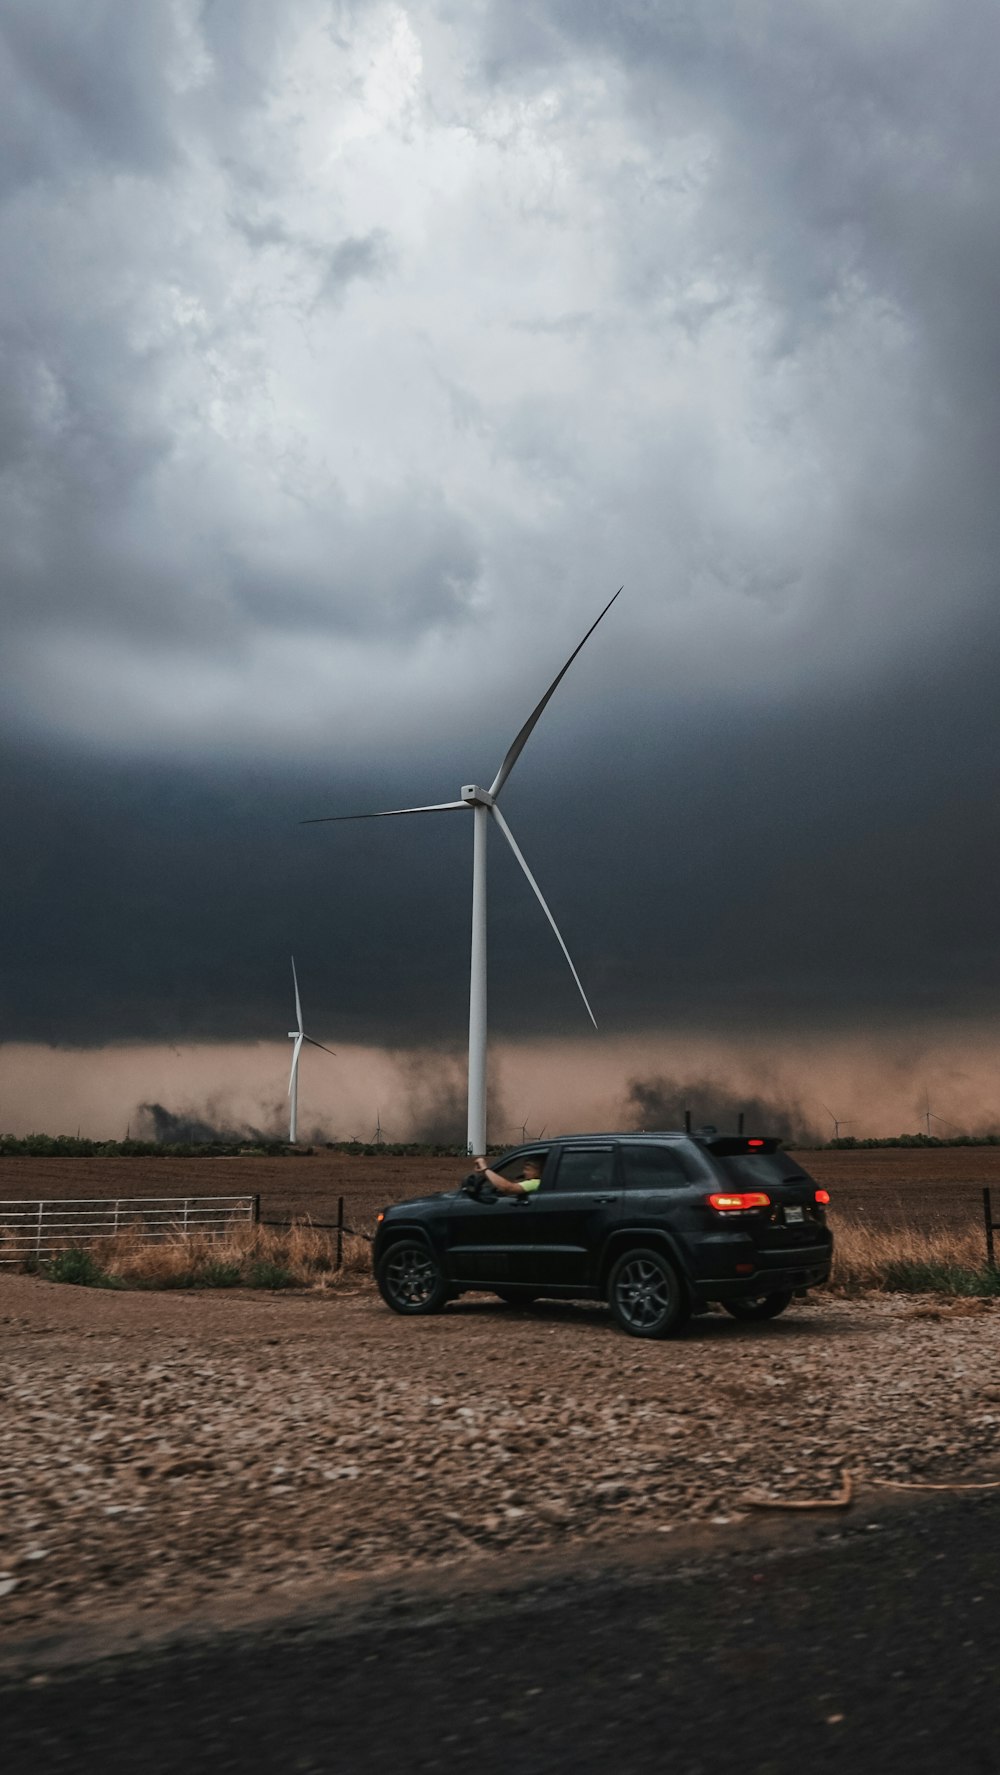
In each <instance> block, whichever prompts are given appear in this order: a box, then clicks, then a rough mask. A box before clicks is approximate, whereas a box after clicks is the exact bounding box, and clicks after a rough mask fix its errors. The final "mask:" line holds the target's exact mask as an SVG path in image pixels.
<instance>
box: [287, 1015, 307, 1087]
mask: <svg viewBox="0 0 1000 1775" xmlns="http://www.w3.org/2000/svg"><path fill="white" fill-rule="evenodd" d="M304 1041H305V1036H304V1035H303V1034H302V1031H301V1029H300V1030H299V1033H298V1035H297V1036H296V1037H295V1046H294V1048H293V1049H292V1070H291V1072H290V1073H289V1075H288V1090H287V1092H286V1096H288V1097H290V1096H291V1095H292V1086H293V1085H294V1083H295V1068H296V1067H297V1066H298V1064H299V1055H300V1054H301V1052H302V1043H303V1042H304Z"/></svg>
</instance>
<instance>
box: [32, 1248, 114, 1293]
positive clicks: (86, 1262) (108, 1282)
mask: <svg viewBox="0 0 1000 1775" xmlns="http://www.w3.org/2000/svg"><path fill="white" fill-rule="evenodd" d="M39 1268H40V1270H41V1273H42V1275H43V1276H46V1277H47V1278H48V1280H49V1281H50V1282H70V1283H72V1284H73V1285H74V1286H75V1287H77V1288H120V1287H121V1286H122V1284H121V1283H120V1282H119V1281H118V1279H117V1277H115V1276H109V1275H108V1272H107V1270H104V1269H102V1268H101V1266H100V1264H99V1263H98V1262H97V1259H96V1258H95V1257H94V1256H93V1254H92V1253H91V1252H89V1251H82V1250H81V1249H80V1248H79V1246H77V1245H71V1246H70V1247H69V1249H68V1250H66V1251H60V1252H59V1253H58V1254H57V1255H56V1256H55V1257H53V1258H50V1259H49V1261H48V1262H47V1263H44V1264H40V1265H39Z"/></svg>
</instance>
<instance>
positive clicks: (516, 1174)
mask: <svg viewBox="0 0 1000 1775" xmlns="http://www.w3.org/2000/svg"><path fill="white" fill-rule="evenodd" d="M531 1159H534V1160H536V1161H539V1162H540V1163H541V1167H542V1169H541V1183H540V1184H539V1186H538V1188H537V1189H536V1190H534V1191H533V1192H531V1193H530V1194H524V1195H502V1194H500V1192H499V1191H497V1190H495V1189H494V1188H493V1187H492V1185H491V1184H489V1183H488V1182H486V1181H485V1180H484V1178H483V1177H482V1175H481V1174H480V1173H474V1174H473V1176H471V1177H469V1178H467V1179H466V1181H465V1183H464V1184H463V1185H462V1187H461V1188H460V1189H458V1190H455V1191H454V1192H453V1193H452V1194H450V1195H440V1196H424V1197H421V1198H420V1199H419V1200H417V1201H413V1202H399V1203H397V1204H396V1205H395V1207H392V1208H386V1209H384V1210H383V1212H382V1213H381V1214H380V1215H379V1216H378V1231H377V1233H376V1235H375V1243H374V1248H373V1265H374V1270H375V1279H376V1281H377V1283H378V1286H379V1289H380V1291H381V1294H382V1298H383V1300H385V1302H386V1303H387V1305H388V1306H390V1307H392V1309H393V1311H394V1312H397V1313H436V1312H438V1311H440V1309H441V1307H443V1306H444V1304H445V1302H446V1301H449V1300H454V1299H455V1297H456V1296H457V1295H459V1294H462V1293H464V1292H466V1291H467V1290H477V1291H486V1292H489V1293H492V1294H498V1295H499V1296H500V1298H501V1299H502V1300H506V1301H510V1302H512V1303H518V1302H523V1303H528V1302H530V1301H532V1300H536V1299H537V1298H538V1297H539V1295H546V1296H548V1297H553V1298H561V1299H564V1300H569V1299H576V1300H606V1301H607V1302H608V1305H609V1306H610V1308H611V1311H612V1313H613V1314H614V1317H615V1319H616V1320H617V1322H618V1324H619V1325H620V1326H621V1328H622V1330H623V1331H628V1332H630V1333H631V1334H632V1336H633V1337H665V1336H666V1335H667V1334H668V1333H669V1332H671V1331H675V1330H677V1328H678V1327H679V1326H681V1325H683V1323H684V1322H685V1320H686V1319H687V1318H689V1316H690V1315H691V1313H692V1312H697V1311H698V1310H699V1309H700V1308H704V1307H706V1306H708V1305H709V1304H710V1303H712V1302H714V1301H718V1302H719V1303H720V1304H721V1305H722V1306H724V1307H725V1308H726V1310H727V1311H728V1312H730V1313H732V1314H733V1315H734V1317H736V1318H738V1319H773V1318H775V1317H776V1315H777V1314H778V1313H782V1312H784V1310H785V1308H786V1307H787V1305H788V1303H789V1301H790V1300H791V1299H792V1296H793V1294H795V1293H797V1292H800V1291H801V1290H803V1289H806V1288H811V1287H814V1286H815V1285H816V1284H817V1283H820V1282H825V1281H826V1280H827V1277H828V1276H829V1274H830V1263H831V1259H832V1256H833V1237H832V1234H831V1232H830V1229H829V1227H828V1226H827V1224H826V1214H825V1212H824V1205H825V1203H826V1202H828V1201H829V1196H828V1195H827V1192H826V1190H824V1189H820V1188H818V1187H817V1185H816V1183H815V1181H814V1180H813V1179H812V1178H811V1177H810V1176H809V1175H808V1174H807V1173H806V1172H805V1171H803V1169H802V1167H801V1165H799V1164H798V1163H797V1162H796V1161H795V1160H794V1159H793V1158H791V1157H790V1155H789V1154H788V1153H785V1152H782V1151H781V1150H780V1143H779V1142H778V1141H777V1140H772V1139H765V1138H762V1137H754V1136H751V1137H745V1136H743V1135H740V1136H730V1135H720V1134H710V1133H701V1134H674V1133H664V1134H579V1135H567V1136H564V1137H563V1138H561V1139H559V1140H552V1141H547V1142H545V1143H544V1144H539V1143H538V1142H535V1143H534V1144H532V1145H528V1146H519V1147H517V1148H515V1149H514V1150H512V1151H511V1152H509V1153H506V1154H505V1155H504V1157H503V1158H502V1159H500V1160H498V1161H497V1163H496V1164H495V1165H493V1166H492V1167H491V1169H492V1170H494V1171H496V1172H499V1173H500V1174H501V1175H502V1176H504V1177H507V1178H510V1179H511V1180H512V1181H513V1180H517V1179H519V1178H520V1177H521V1174H522V1171H523V1170H524V1168H525V1161H526V1160H531ZM536 1168H537V1167H536Z"/></svg>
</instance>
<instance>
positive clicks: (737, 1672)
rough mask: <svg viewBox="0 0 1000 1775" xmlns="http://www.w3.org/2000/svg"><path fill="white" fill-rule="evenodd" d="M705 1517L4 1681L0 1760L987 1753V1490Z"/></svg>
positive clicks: (363, 1763) (470, 1762)
mask: <svg viewBox="0 0 1000 1775" xmlns="http://www.w3.org/2000/svg"><path fill="white" fill-rule="evenodd" d="M719 1539H721V1540H723V1541H725V1543H726V1545H725V1546H724V1547H722V1548H720V1549H719V1550H718V1551H716V1552H713V1553H711V1554H708V1555H706V1554H705V1553H702V1554H701V1555H696V1556H693V1557H692V1555H691V1554H690V1553H687V1554H681V1555H680V1557H676V1558H669V1557H668V1558H667V1559H665V1560H663V1561H661V1562H660V1563H659V1564H658V1566H657V1567H656V1568H655V1569H648V1570H647V1571H646V1572H645V1573H638V1572H636V1571H632V1572H630V1573H623V1572H616V1571H615V1570H614V1569H610V1570H607V1569H606V1570H604V1571H594V1570H593V1562H592V1561H591V1562H590V1566H589V1567H588V1565H587V1562H586V1561H584V1562H583V1569H582V1570H580V1571H578V1572H577V1573H576V1574H575V1575H573V1576H572V1577H569V1578H565V1579H563V1581H562V1582H560V1583H554V1582H552V1581H551V1580H549V1581H546V1580H544V1579H543V1580H539V1578H538V1577H537V1575H536V1576H535V1577H534V1578H531V1577H529V1576H527V1575H526V1574H525V1572H524V1570H523V1567H521V1568H519V1574H518V1580H517V1583H516V1585H515V1586H514V1587H512V1586H511V1584H510V1583H508V1586H507V1588H506V1590H503V1591H500V1592H499V1593H498V1592H497V1590H496V1589H495V1588H490V1589H488V1590H487V1591H486V1593H485V1594H483V1595H481V1596H480V1597H479V1598H478V1600H477V1601H475V1602H471V1601H470V1600H469V1599H468V1598H466V1599H465V1600H464V1601H462V1600H458V1601H453V1602H451V1603H442V1602H441V1601H440V1600H438V1601H436V1602H431V1601H429V1599H428V1598H427V1597H423V1598H421V1597H420V1596H419V1595H416V1594H411V1595H410V1596H409V1597H406V1596H391V1595H390V1596H388V1597H387V1596H383V1597H382V1598H381V1599H380V1600H378V1601H377V1602H375V1603H374V1604H372V1605H369V1607H368V1609H367V1610H364V1609H363V1610H361V1611H357V1610H352V1611H348V1612H347V1614H346V1615H345V1614H342V1615H340V1616H339V1617H334V1616H330V1617H328V1618H327V1619H325V1620H318V1621H315V1622H313V1623H311V1624H306V1623H304V1622H302V1621H301V1620H300V1621H297V1622H295V1623H290V1624H286V1625H285V1627H284V1628H283V1629H282V1630H279V1631H270V1632H266V1633H255V1634H241V1635H232V1634H229V1635H216V1636H211V1635H210V1636H205V1637H202V1638H201V1639H200V1640H199V1641H198V1642H197V1643H196V1644H194V1645H190V1644H189V1645H184V1644H181V1645H178V1646H176V1647H174V1648H173V1649H163V1648H160V1649H158V1650H156V1651H155V1652H148V1653H146V1654H144V1655H142V1656H138V1657H132V1658H130V1659H126V1660H121V1661H119V1662H117V1663H116V1662H110V1663H107V1662H106V1663H104V1664H99V1665H97V1666H96V1667H94V1666H91V1667H89V1668H86V1669H84V1670H82V1671H77V1672H75V1673H74V1672H71V1673H68V1674H61V1673H57V1672H52V1673H48V1674H43V1675H36V1676H35V1677H34V1678H32V1679H30V1680H29V1681H27V1682H21V1683H19V1684H17V1685H16V1686H10V1687H8V1686H5V1685H2V1684H0V1716H2V1718H3V1735H4V1769H5V1771H6V1775H38V1771H39V1770H43V1769H44V1770H45V1771H46V1775H48V1772H50V1771H51V1772H52V1775H59V1772H60V1771H63V1770H67V1771H69V1770H72V1771H74V1772H76V1771H79V1770H81V1769H91V1768H93V1769H97V1768H99V1769H101V1770H102V1772H103V1775H133V1772H134V1771H135V1770H136V1769H142V1770H143V1771H144V1772H145V1775H180V1772H181V1771H183V1775H209V1772H211V1775H229V1772H230V1771H232V1772H238V1775H257V1772H258V1771H260V1772H261V1775H265V1772H266V1775H285V1772H286V1771H287V1772H288V1775H293V1772H294V1775H297V1772H301V1771H308V1770H314V1771H330V1770H334V1769H336V1770H343V1771H345V1772H346V1771H354V1770H357V1771H364V1772H365V1775H383V1772H385V1775H390V1772H391V1775H397V1771H399V1770H400V1769H406V1770H412V1771H413V1772H414V1775H430V1772H432V1771H435V1772H436V1771H447V1772H448V1775H462V1771H466V1770H470V1771H471V1770H475V1771H476V1775H509V1772H510V1771H512V1770H515V1771H517V1775H560V1772H562V1771H567V1772H572V1775H608V1771H610V1770H616V1769H623V1770H628V1771H630V1775H647V1772H650V1775H652V1772H654V1771H655V1772H656V1775H660V1771H662V1770H664V1769H669V1770H670V1771H671V1775H714V1772H716V1771H719V1770H722V1769H729V1768H734V1769H738V1770H740V1771H741V1775H801V1771H802V1769H803V1768H808V1769H809V1770H810V1771H811V1772H813V1775H840V1772H841V1771H843V1770H845V1769H850V1770H853V1771H856V1772H857V1775H868V1772H869V1771H871V1772H872V1775H875V1772H878V1775H940V1772H941V1771H942V1770H948V1769H961V1770H962V1771H963V1775H993V1771H995V1769H996V1766H997V1758H996V1677H995V1672H996V1668H997V1662H998V1659H1000V1607H998V1604H1000V1591H998V1577H997V1574H998V1571H1000V1513H998V1511H997V1510H996V1508H995V1505H994V1504H993V1502H992V1500H991V1501H982V1500H979V1501H968V1500H963V1501H960V1502H956V1501H955V1500H954V1499H950V1500H948V1501H947V1502H946V1503H943V1504H938V1505H935V1506H934V1507H932V1508H930V1509H923V1510H920V1511H919V1512H917V1513H913V1512H908V1513H907V1514H905V1515H902V1516H900V1515H898V1514H897V1515H896V1516H895V1517H891V1516H889V1515H887V1514H886V1513H884V1512H883V1513H882V1514H880V1515H877V1516H876V1517H875V1518H871V1517H869V1516H868V1514H867V1513H865V1515H863V1516H862V1517H861V1519H860V1520H859V1521H858V1522H857V1525H856V1526H855V1527H851V1528H847V1529H844V1528H842V1527H841V1526H839V1525H838V1527H836V1528H834V1529H828V1530H826V1531H824V1532H823V1533H822V1535H821V1536H817V1534H816V1532H815V1531H813V1532H812V1535H811V1537H810V1544H806V1545H802V1544H795V1543H796V1537H793V1544H792V1545H791V1546H788V1545H784V1546H780V1547H778V1548H777V1549H772V1550H771V1551H767V1550H766V1549H762V1548H760V1547H759V1546H755V1547H751V1548H747V1547H746V1546H745V1545H742V1544H741V1543H742V1542H743V1541H744V1539H745V1537H743V1536H742V1535H740V1534H739V1533H738V1532H737V1533H734V1531H732V1530H728V1531H724V1532H722V1533H720V1535H719ZM678 1552H680V1550H679V1549H678ZM495 1583H496V1580H495V1579H494V1585H495Z"/></svg>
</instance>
